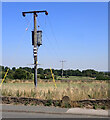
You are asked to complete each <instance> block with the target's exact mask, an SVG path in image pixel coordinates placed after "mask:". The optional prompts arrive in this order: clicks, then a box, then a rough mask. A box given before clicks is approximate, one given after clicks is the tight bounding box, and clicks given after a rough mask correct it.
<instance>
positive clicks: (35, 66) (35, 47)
mask: <svg viewBox="0 0 110 120" xmlns="http://www.w3.org/2000/svg"><path fill="white" fill-rule="evenodd" d="M41 12H45V14H46V15H48V12H47V11H46V10H44V11H29V12H22V15H23V16H24V17H25V15H26V14H27V13H33V14H34V48H33V52H34V85H35V87H37V64H38V62H37V52H38V51H37V50H38V47H37V45H38V44H37V22H36V21H37V20H36V17H37V13H41Z"/></svg>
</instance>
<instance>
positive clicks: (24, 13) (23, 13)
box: [22, 10, 48, 17]
mask: <svg viewBox="0 0 110 120" xmlns="http://www.w3.org/2000/svg"><path fill="white" fill-rule="evenodd" d="M42 12H45V14H46V15H48V12H47V11H46V10H42V11H29V12H22V15H23V16H24V17H25V15H26V14H27V13H34V14H36V13H42Z"/></svg>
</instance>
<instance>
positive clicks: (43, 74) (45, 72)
mask: <svg viewBox="0 0 110 120" xmlns="http://www.w3.org/2000/svg"><path fill="white" fill-rule="evenodd" d="M7 69H9V72H8V75H7V78H9V79H23V80H29V79H34V69H33V68H29V67H19V68H16V67H13V68H9V67H4V66H0V76H1V78H3V77H4V75H5V72H6V71H7ZM52 71H53V74H54V76H55V79H57V76H61V75H62V69H60V70H57V69H52ZM63 76H64V77H66V78H67V77H69V76H84V77H92V78H96V79H97V80H110V72H99V71H96V70H93V69H87V70H82V71H80V70H79V69H77V70H72V69H68V70H63ZM38 78H40V79H50V78H52V77H51V72H50V69H43V68H38Z"/></svg>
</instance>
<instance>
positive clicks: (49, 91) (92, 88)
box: [1, 81, 108, 100]
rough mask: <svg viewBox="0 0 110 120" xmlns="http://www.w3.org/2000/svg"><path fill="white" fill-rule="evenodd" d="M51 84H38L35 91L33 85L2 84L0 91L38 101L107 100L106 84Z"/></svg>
mask: <svg viewBox="0 0 110 120" xmlns="http://www.w3.org/2000/svg"><path fill="white" fill-rule="evenodd" d="M56 85H57V88H54V83H53V82H41V83H38V87H37V88H36V89H35V88H34V84H33V83H4V84H3V86H2V89H1V94H2V96H13V97H32V98H38V99H53V100H61V99H62V97H63V96H68V97H69V98H70V99H71V100H84V99H102V98H108V83H107V82H105V81H101V82H100V81H94V82H67V83H66V82H63V83H61V82H56Z"/></svg>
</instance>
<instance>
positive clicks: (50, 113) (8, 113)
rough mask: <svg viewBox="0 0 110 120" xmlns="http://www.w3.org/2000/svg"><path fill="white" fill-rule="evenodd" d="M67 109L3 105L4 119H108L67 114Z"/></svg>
mask: <svg viewBox="0 0 110 120" xmlns="http://www.w3.org/2000/svg"><path fill="white" fill-rule="evenodd" d="M67 110H68V109H67V108H64V109H62V108H55V107H44V106H19V105H17V106H16V105H2V118H106V117H102V116H94V115H76V114H69V113H66V111H67Z"/></svg>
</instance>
